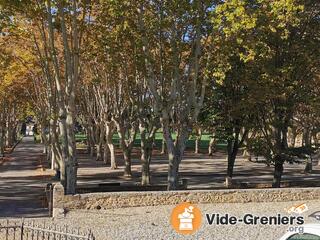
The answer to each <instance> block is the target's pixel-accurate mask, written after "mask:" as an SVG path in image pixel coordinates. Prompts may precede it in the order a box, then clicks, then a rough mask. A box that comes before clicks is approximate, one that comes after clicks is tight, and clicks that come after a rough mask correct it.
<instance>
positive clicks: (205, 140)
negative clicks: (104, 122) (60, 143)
mask: <svg viewBox="0 0 320 240" xmlns="http://www.w3.org/2000/svg"><path fill="white" fill-rule="evenodd" d="M210 136H211V135H210V134H203V135H202V137H201V141H200V148H201V149H207V148H208V147H209V142H210ZM173 137H175V136H173ZM86 139H87V136H86V135H85V134H76V141H77V142H82V141H85V140H86ZM195 139H196V138H195V136H190V138H189V139H188V141H187V148H188V149H194V145H195ZM112 140H113V143H114V144H115V146H117V147H119V136H118V134H114V135H113V138H112ZM155 144H156V147H157V148H161V145H162V132H157V133H156V137H155ZM134 146H135V147H139V146H140V134H137V136H136V139H135V141H134ZM217 148H218V149H220V150H226V143H225V142H223V141H220V142H218V144H217Z"/></svg>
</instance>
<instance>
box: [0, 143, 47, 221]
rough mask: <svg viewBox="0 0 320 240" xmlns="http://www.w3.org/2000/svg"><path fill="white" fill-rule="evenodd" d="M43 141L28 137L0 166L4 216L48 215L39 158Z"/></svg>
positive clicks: (0, 203)
mask: <svg viewBox="0 0 320 240" xmlns="http://www.w3.org/2000/svg"><path fill="white" fill-rule="evenodd" d="M41 155H42V145H41V144H35V143H34V141H33V137H25V138H23V139H22V141H21V142H20V143H19V144H18V145H17V147H16V148H15V150H14V152H13V153H12V154H10V155H8V157H9V161H6V162H4V164H3V165H2V166H0V217H10V218H11V217H12V218H17V217H44V216H48V210H47V209H46V208H45V202H44V197H43V196H44V188H45V185H46V182H45V180H44V179H43V177H42V176H41V175H42V174H43V173H42V172H41V170H40V169H38V167H39V163H40V162H39V160H40V158H41Z"/></svg>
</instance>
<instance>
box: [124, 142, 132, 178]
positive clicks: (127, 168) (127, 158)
mask: <svg viewBox="0 0 320 240" xmlns="http://www.w3.org/2000/svg"><path fill="white" fill-rule="evenodd" d="M122 149H123V158H124V164H125V168H124V176H125V177H131V176H132V172H131V149H128V148H127V147H122Z"/></svg>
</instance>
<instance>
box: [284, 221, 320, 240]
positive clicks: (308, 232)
mask: <svg viewBox="0 0 320 240" xmlns="http://www.w3.org/2000/svg"><path fill="white" fill-rule="evenodd" d="M279 240H320V224H316V223H315V224H305V225H301V226H299V227H291V228H290V230H289V231H288V232H287V233H286V234H285V235H283V236H282V238H280V239H279Z"/></svg>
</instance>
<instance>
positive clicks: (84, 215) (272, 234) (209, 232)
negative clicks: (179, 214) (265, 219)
mask: <svg viewBox="0 0 320 240" xmlns="http://www.w3.org/2000/svg"><path fill="white" fill-rule="evenodd" d="M301 203H303V202H280V203H245V204H243V203H241V204H240V203H236V204H198V205H197V206H198V207H199V208H200V210H201V211H202V215H203V220H202V226H201V228H200V230H199V231H198V232H196V233H195V234H193V235H190V236H183V235H179V234H177V233H175V231H174V230H173V229H172V228H171V225H170V223H169V221H170V220H169V219H170V214H171V211H172V209H173V208H174V207H175V206H157V207H135V208H122V209H110V210H99V211H98V210H96V211H78V212H69V213H68V214H67V215H66V217H65V218H59V219H58V218H56V219H48V218H43V219H37V220H36V221H44V220H45V221H46V222H47V224H49V223H50V222H54V223H58V224H60V225H64V224H67V225H68V226H69V227H73V228H77V227H81V228H82V229H88V228H90V229H92V231H93V232H94V234H95V236H96V240H109V239H110V240H114V239H117V240H131V239H132V240H133V239H137V240H138V239H139V240H142V239H146V240H169V239H199V240H200V239H201V240H202V239H203V240H211V239H212V240H239V239H243V240H260V239H261V240H262V239H263V240H266V239H268V240H273V239H279V238H280V237H281V236H282V235H283V234H284V233H285V232H286V231H287V230H288V228H289V226H288V225H280V226H274V225H273V226H269V225H268V226H267V225H259V226H254V225H245V224H243V223H240V224H237V225H233V226H230V225H228V226H225V225H224V226H222V225H218V226H217V225H211V226H210V225H208V224H207V222H206V218H205V216H204V214H205V213H220V214H225V213H229V214H231V215H234V216H237V217H243V215H244V214H246V213H251V214H255V215H257V216H262V215H266V216H274V215H277V214H278V213H280V214H282V215H286V216H289V214H288V213H287V212H286V211H285V208H289V207H291V206H293V205H297V204H301ZM304 203H306V204H307V206H308V208H309V210H308V211H307V212H305V213H303V214H302V216H304V220H305V223H312V222H316V220H315V219H312V218H310V217H308V215H310V214H311V213H313V212H315V211H320V200H316V201H307V202H304ZM296 216H297V215H296ZM319 224H320V222H319Z"/></svg>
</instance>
